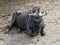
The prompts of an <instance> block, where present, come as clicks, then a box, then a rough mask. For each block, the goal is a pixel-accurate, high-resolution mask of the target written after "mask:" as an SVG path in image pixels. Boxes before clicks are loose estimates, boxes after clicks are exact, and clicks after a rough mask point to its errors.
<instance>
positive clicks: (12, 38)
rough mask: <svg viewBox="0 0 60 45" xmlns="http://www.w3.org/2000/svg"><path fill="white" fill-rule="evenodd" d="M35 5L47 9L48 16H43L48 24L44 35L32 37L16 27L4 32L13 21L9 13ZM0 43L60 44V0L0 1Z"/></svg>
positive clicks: (26, 44)
mask: <svg viewBox="0 0 60 45" xmlns="http://www.w3.org/2000/svg"><path fill="white" fill-rule="evenodd" d="M20 2H21V3H20ZM35 5H37V6H39V7H41V9H42V10H45V11H47V16H45V17H43V19H44V22H45V25H46V26H45V28H44V31H45V33H46V35H45V36H44V37H42V36H40V35H39V36H37V37H34V38H31V37H29V36H28V35H26V34H25V33H22V34H18V33H17V29H16V28H13V29H12V31H11V32H10V33H9V34H4V31H5V27H6V25H9V24H10V22H11V17H12V16H11V15H8V14H10V13H11V12H14V11H17V10H21V9H29V8H31V7H34V6H35ZM0 45H60V0H45V1H44V0H33V1H32V0H29V1H28V0H26V1H25V2H24V0H21V1H20V0H19V1H16V0H15V1H12V2H7V3H6V2H4V1H0Z"/></svg>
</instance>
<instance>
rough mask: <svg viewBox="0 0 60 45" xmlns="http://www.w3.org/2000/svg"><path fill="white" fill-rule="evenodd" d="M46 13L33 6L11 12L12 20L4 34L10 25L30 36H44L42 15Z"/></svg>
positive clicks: (10, 27)
mask: <svg viewBox="0 0 60 45" xmlns="http://www.w3.org/2000/svg"><path fill="white" fill-rule="evenodd" d="M46 14H47V13H46V12H44V11H40V8H39V7H37V6H36V7H33V8H32V9H30V10H23V11H16V12H14V13H13V16H12V22H11V25H10V26H9V28H8V29H7V30H6V32H5V34H6V33H8V32H9V31H10V30H11V29H12V27H14V26H16V27H18V28H19V29H20V32H21V31H24V32H25V33H27V34H28V35H30V36H34V35H38V34H39V33H40V34H41V35H42V36H44V31H43V29H44V21H43V19H42V16H43V15H46Z"/></svg>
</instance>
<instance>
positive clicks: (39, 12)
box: [29, 6, 47, 16]
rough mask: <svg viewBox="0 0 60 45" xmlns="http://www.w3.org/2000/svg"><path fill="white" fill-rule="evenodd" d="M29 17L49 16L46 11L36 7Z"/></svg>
mask: <svg viewBox="0 0 60 45" xmlns="http://www.w3.org/2000/svg"><path fill="white" fill-rule="evenodd" d="M29 15H34V16H45V15H47V12H46V11H41V10H40V8H39V7H37V6H35V7H33V8H32V13H31V14H29Z"/></svg>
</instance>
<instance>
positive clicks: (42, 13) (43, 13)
mask: <svg viewBox="0 0 60 45" xmlns="http://www.w3.org/2000/svg"><path fill="white" fill-rule="evenodd" d="M46 15H47V12H46V11H40V13H39V16H46Z"/></svg>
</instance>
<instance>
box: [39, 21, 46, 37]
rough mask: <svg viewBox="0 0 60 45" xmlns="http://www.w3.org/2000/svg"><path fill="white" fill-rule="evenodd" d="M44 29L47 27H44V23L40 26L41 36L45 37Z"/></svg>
mask: <svg viewBox="0 0 60 45" xmlns="http://www.w3.org/2000/svg"><path fill="white" fill-rule="evenodd" d="M44 27H45V25H44V22H43V21H42V22H41V24H40V34H41V36H45V33H44V31H43V29H44Z"/></svg>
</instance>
